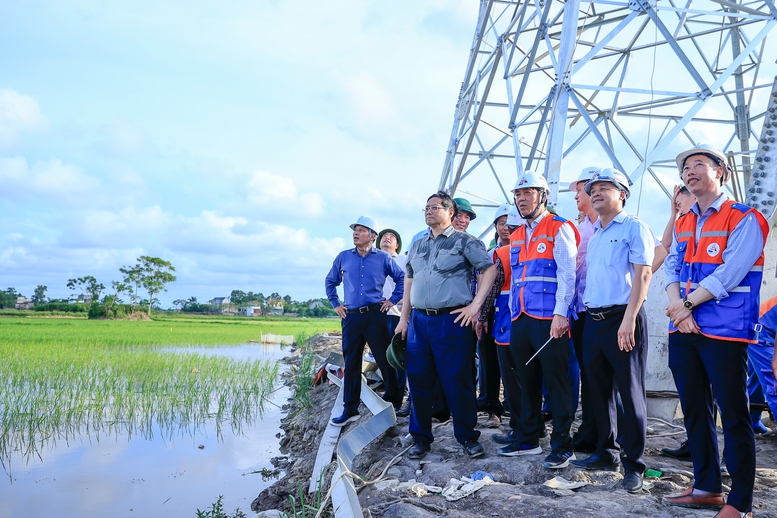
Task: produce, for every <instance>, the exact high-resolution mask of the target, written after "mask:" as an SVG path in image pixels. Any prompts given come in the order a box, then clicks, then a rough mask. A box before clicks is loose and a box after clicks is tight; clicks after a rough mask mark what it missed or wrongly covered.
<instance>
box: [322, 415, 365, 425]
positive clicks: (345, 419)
mask: <svg viewBox="0 0 777 518" xmlns="http://www.w3.org/2000/svg"><path fill="white" fill-rule="evenodd" d="M358 420H359V414H349V413H348V412H343V414H342V415H341V416H340V417H333V418H332V420H331V421H329V422H330V423H332V425H334V426H345V425H347V424H348V423H352V422H354V421H358Z"/></svg>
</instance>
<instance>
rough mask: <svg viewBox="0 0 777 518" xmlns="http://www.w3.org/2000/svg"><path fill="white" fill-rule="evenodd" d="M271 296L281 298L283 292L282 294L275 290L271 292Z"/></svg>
mask: <svg viewBox="0 0 777 518" xmlns="http://www.w3.org/2000/svg"><path fill="white" fill-rule="evenodd" d="M270 298H271V299H279V298H281V294H280V293H278V292H277V291H274V292H272V293H271V294H270Z"/></svg>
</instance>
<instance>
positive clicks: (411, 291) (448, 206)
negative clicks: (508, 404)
mask: <svg viewBox="0 0 777 518" xmlns="http://www.w3.org/2000/svg"><path fill="white" fill-rule="evenodd" d="M456 210H457V208H456V205H455V204H454V202H453V199H451V197H450V195H449V194H448V193H446V192H443V191H438V192H437V193H435V194H433V195H431V196H430V197H429V198H428V199H427V201H426V206H425V207H424V217H425V220H426V224H427V225H428V226H429V228H430V231H431V232H430V234H429V235H428V236H425V237H422V238H420V239H419V240H418V241H416V242H415V243H413V245H412V247H411V248H410V252H409V253H408V256H407V266H406V267H407V276H406V277H405V293H404V299H403V301H402V316H401V317H400V320H399V324H398V325H397V329H396V332H397V333H398V334H401V335H402V336H403V337H405V336H406V337H407V375H408V379H409V381H410V391H411V393H412V395H413V410H412V412H411V413H410V426H409V429H410V434H411V435H412V436H413V440H414V444H413V446H412V447H411V448H410V450H409V451H408V456H409V457H410V458H411V459H420V458H422V457H423V456H424V455H426V453H427V452H428V451H429V449H430V447H431V443H432V441H433V440H434V435H433V434H432V404H433V401H434V399H435V386H436V384H437V382H438V380H439V382H440V384H441V385H442V388H443V391H444V393H445V396H446V398H447V400H448V404H449V405H450V410H451V414H452V416H453V433H454V436H455V437H456V440H457V441H458V442H459V443H460V444H461V445H462V446H463V448H464V453H465V454H466V455H468V456H470V457H478V456H480V455H483V453H484V450H483V446H482V445H481V444H480V442H478V438H479V437H480V432H479V431H478V430H476V429H475V425H476V424H477V410H476V408H475V379H474V376H473V372H474V369H475V365H474V360H475V350H474V348H475V343H474V341H473V340H472V334H473V330H472V324H473V323H474V321H475V320H476V319H477V316H478V313H479V311H480V307H481V305H482V304H483V299H484V298H485V290H483V291H480V292H478V294H477V295H476V296H474V297H473V295H472V292H471V291H470V279H471V278H472V274H473V272H474V271H476V270H480V271H481V272H482V274H481V279H480V281H481V282H483V284H484V285H491V284H492V283H493V281H494V273H495V272H494V266H493V264H492V262H491V259H490V258H489V257H488V254H486V251H485V250H484V249H483V247H482V245H481V244H480V243H479V242H478V241H477V240H476V239H475V238H473V237H472V236H470V235H469V234H467V233H465V232H460V231H458V230H456V229H454V228H453V225H452V220H453V218H454V216H455V214H456Z"/></svg>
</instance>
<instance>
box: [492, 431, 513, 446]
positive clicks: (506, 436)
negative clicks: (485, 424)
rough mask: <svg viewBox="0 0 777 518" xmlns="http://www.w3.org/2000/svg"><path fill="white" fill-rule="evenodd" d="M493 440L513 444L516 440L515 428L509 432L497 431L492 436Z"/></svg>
mask: <svg viewBox="0 0 777 518" xmlns="http://www.w3.org/2000/svg"><path fill="white" fill-rule="evenodd" d="M491 440H492V441H494V442H495V443H498V444H512V443H514V442H515V430H510V431H509V432H507V433H495V434H494V435H492V436H491Z"/></svg>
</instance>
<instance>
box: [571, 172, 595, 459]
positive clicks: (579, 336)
mask: <svg viewBox="0 0 777 518" xmlns="http://www.w3.org/2000/svg"><path fill="white" fill-rule="evenodd" d="M597 171H599V168H598V167H595V166H591V167H586V168H585V169H583V170H582V171H581V172H580V175H579V176H578V178H577V180H575V181H574V182H572V183H570V184H569V190H570V191H572V192H573V193H575V203H576V204H577V210H578V211H579V212H580V213H581V214H583V219H582V220H581V221H580V222H579V223H578V225H577V231H578V232H579V233H580V245H579V246H578V247H577V265H576V275H575V298H574V301H573V303H572V307H573V310H574V312H573V314H572V320H571V321H570V328H571V332H572V343H573V344H574V348H575V356H576V357H577V360H578V364H580V404H581V406H582V414H583V417H582V421H581V422H580V426H579V427H578V428H577V432H576V433H575V435H574V437H573V443H574V447H575V451H579V452H582V453H593V452H594V450H596V442H597V435H596V420H595V419H594V413H593V408H592V407H591V388H590V385H589V382H588V376H586V373H585V370H583V368H582V363H583V360H582V358H583V330H584V329H585V304H583V293H584V292H585V276H586V266H585V258H586V254H587V252H588V241H589V240H590V239H591V236H593V235H594V224H595V223H596V222H597V221H598V220H599V215H598V214H597V213H596V211H595V210H594V208H593V207H592V206H591V197H590V196H588V193H587V192H585V184H586V182H587V181H588V180H590V179H591V177H592V176H593V175H594V174H595V173H596V172H597ZM572 390H575V387H573V388H572ZM575 410H577V409H575Z"/></svg>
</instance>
